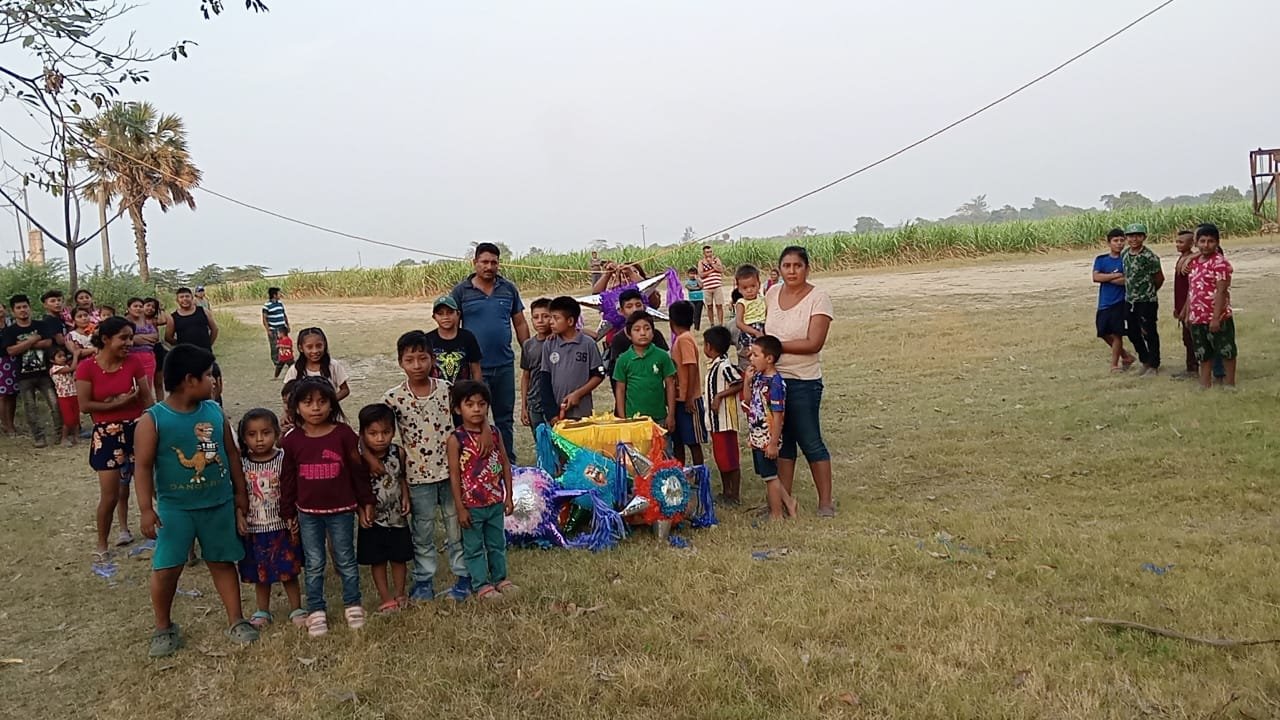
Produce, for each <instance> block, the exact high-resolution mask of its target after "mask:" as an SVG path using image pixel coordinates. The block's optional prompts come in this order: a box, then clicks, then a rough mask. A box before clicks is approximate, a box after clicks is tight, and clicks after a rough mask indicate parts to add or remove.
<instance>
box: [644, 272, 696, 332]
mask: <svg viewBox="0 0 1280 720" xmlns="http://www.w3.org/2000/svg"><path fill="white" fill-rule="evenodd" d="M684 289H685V290H686V291H687V294H688V297H687V298H685V299H686V300H688V301H689V302H690V303H691V304H692V305H693V329H694V330H701V329H702V281H701V280H699V279H698V268H692V267H691V268H689V275H688V277H686V278H685V280H684ZM626 317H631V316H630V315H627V316H626Z"/></svg>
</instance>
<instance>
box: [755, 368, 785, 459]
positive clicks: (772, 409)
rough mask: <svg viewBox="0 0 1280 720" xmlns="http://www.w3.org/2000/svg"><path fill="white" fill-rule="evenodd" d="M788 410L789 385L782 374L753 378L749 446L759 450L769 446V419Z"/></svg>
mask: <svg viewBox="0 0 1280 720" xmlns="http://www.w3.org/2000/svg"><path fill="white" fill-rule="evenodd" d="M786 408H787V384H786V382H785V381H783V379H782V375H781V373H779V374H776V375H755V376H754V377H752V378H751V397H750V398H748V399H747V426H748V428H747V444H748V445H750V446H751V447H753V448H755V449H757V450H763V449H765V448H766V447H768V446H769V418H770V417H772V416H773V414H774V413H780V412H784V411H785V410H786Z"/></svg>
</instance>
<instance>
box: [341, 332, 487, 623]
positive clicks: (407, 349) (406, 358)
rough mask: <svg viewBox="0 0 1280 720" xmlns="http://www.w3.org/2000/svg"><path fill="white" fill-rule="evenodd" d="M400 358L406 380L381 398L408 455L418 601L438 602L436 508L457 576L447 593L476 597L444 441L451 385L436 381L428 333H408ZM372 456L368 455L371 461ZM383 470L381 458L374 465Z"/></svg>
mask: <svg viewBox="0 0 1280 720" xmlns="http://www.w3.org/2000/svg"><path fill="white" fill-rule="evenodd" d="M396 355H397V357H398V358H399V361H400V369H402V370H404V375H405V381H404V382H402V383H400V384H399V385H397V386H396V387H393V388H391V389H390V390H388V391H387V392H386V394H385V395H383V396H382V402H383V404H385V405H386V406H387V407H389V408H391V410H392V411H393V412H394V413H395V415H396V425H397V426H398V427H399V428H400V446H401V447H402V448H404V453H405V480H406V484H407V485H408V487H409V504H410V506H411V509H412V511H413V528H412V532H411V535H412V536H413V556H414V560H413V591H412V592H410V593H409V599H410V600H412V601H415V602H427V601H430V600H434V599H435V597H436V593H435V576H436V510H437V509H439V512H440V515H441V516H442V518H443V521H444V549H445V556H446V558H448V561H449V567H450V569H452V570H453V575H454V577H455V578H457V579H456V580H455V581H454V584H453V587H452V588H451V589H450V590H449V592H448V597H449V599H451V600H456V601H459V602H460V601H462V600H466V599H467V597H469V596H470V595H471V576H470V575H469V574H468V573H467V566H466V564H465V563H463V561H462V529H461V527H460V526H459V525H458V510H457V506H456V505H454V503H453V492H452V490H450V488H449V463H448V459H447V458H446V456H445V439H446V438H447V437H448V436H449V433H452V432H453V428H454V424H453V412H452V411H451V410H450V408H449V383H447V382H445V381H444V380H439V379H437V378H436V377H435V358H434V356H432V354H431V344H430V343H429V342H428V341H427V334H426V333H424V332H422V331H421V330H414V331H412V332H407V333H405V334H403V335H401V336H400V339H399V340H397V341H396ZM369 460H370V458H368V457H366V461H369ZM369 465H370V467H372V468H373V469H374V471H375V472H378V463H377V462H376V459H374V461H373V462H369Z"/></svg>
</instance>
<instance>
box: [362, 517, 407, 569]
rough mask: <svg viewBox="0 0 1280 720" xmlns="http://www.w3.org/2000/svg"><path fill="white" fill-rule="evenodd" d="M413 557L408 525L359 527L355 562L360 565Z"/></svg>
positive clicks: (396, 561) (405, 559) (405, 561)
mask: <svg viewBox="0 0 1280 720" xmlns="http://www.w3.org/2000/svg"><path fill="white" fill-rule="evenodd" d="M412 559H413V536H411V535H410V534H409V527H408V526H407V525H406V526H405V527H385V526H383V525H374V526H373V527H370V528H360V532H359V534H357V535H356V562H357V563H359V564H361V565H381V564H383V563H389V562H394V563H407V562H409V561H410V560H412Z"/></svg>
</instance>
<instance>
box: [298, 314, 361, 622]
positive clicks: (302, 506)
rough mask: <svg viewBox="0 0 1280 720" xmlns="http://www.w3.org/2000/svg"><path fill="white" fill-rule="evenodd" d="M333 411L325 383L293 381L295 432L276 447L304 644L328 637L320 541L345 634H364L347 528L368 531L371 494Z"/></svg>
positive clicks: (334, 396)
mask: <svg viewBox="0 0 1280 720" xmlns="http://www.w3.org/2000/svg"><path fill="white" fill-rule="evenodd" d="M304 333H305V331H304ZM338 403H339V401H338V392H337V390H336V389H335V388H334V386H333V383H332V382H330V381H329V380H327V379H325V378H322V377H306V378H303V379H301V380H299V381H298V387H297V388H296V389H295V390H294V391H293V396H292V397H290V398H289V413H290V414H291V415H293V417H294V420H295V422H297V423H298V425H297V427H295V428H294V430H293V432H291V433H289V434H288V435H286V436H284V439H283V440H282V441H281V442H280V445H281V447H282V448H283V449H284V466H283V469H282V470H281V472H280V516H281V517H283V518H284V520H285V522H286V523H288V525H289V531H290V532H294V533H301V535H302V552H303V560H304V562H305V564H306V571H307V574H306V578H307V633H308V634H309V635H311V637H319V636H321V635H324V634H325V633H327V632H329V620H328V618H327V617H326V615H325V601H324V570H325V559H326V558H327V557H328V554H329V553H328V552H326V549H325V545H326V540H327V541H328V545H329V548H330V550H331V551H332V552H333V564H334V566H336V567H337V570H338V575H339V576H340V577H341V578H342V604H343V605H344V606H345V610H343V616H344V617H345V618H346V620H347V627H349V628H351V629H352V630H359V629H360V628H362V627H364V608H363V607H361V606H360V568H359V566H358V565H356V538H355V532H354V527H353V525H354V522H355V517H356V516H357V515H358V516H359V519H360V526H361V527H369V525H370V524H371V523H372V521H373V504H374V498H373V488H372V487H371V486H370V485H369V473H368V472H367V471H366V470H365V467H364V462H363V461H362V460H361V459H360V439H359V438H358V437H356V434H355V432H354V431H352V429H351V428H350V427H349V426H348V425H347V424H346V422H345V421H344V419H343V415H342V406H341V405H339V404H338Z"/></svg>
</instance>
